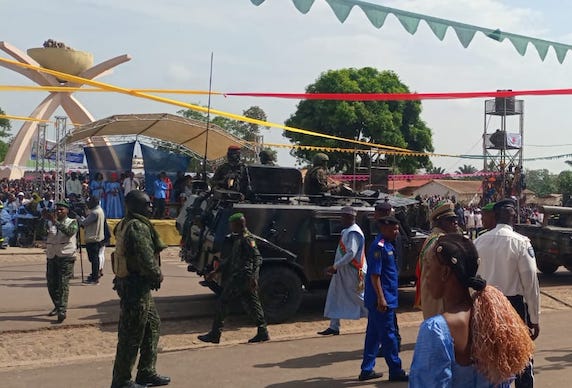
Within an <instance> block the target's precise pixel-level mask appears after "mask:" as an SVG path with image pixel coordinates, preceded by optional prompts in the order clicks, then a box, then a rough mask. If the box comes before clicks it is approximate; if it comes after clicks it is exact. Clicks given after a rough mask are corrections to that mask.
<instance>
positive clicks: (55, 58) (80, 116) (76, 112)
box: [0, 40, 131, 179]
mask: <svg viewBox="0 0 572 388" xmlns="http://www.w3.org/2000/svg"><path fill="white" fill-rule="evenodd" d="M0 49H2V50H3V51H4V52H6V53H8V54H9V55H10V56H12V57H13V58H14V59H16V60H17V61H19V62H21V63H25V64H29V65H34V66H42V67H45V68H46V69H50V70H56V71H60V72H62V73H67V74H71V75H75V76H78V77H82V78H85V79H90V80H91V79H95V78H97V77H100V76H102V75H105V74H106V73H108V72H109V71H110V70H111V69H112V68H114V67H116V66H118V65H120V64H122V63H124V62H127V61H129V60H131V57H130V56H129V55H127V54H125V55H120V56H118V57H115V58H111V59H109V60H107V61H105V62H101V63H99V64H97V65H95V66H94V65H93V55H92V54H90V53H87V52H84V51H76V50H73V49H71V48H69V47H66V46H65V45H63V44H62V43H58V42H55V41H52V40H48V41H46V42H45V43H44V47H41V48H33V49H29V50H28V51H27V54H25V53H23V52H22V51H20V50H19V49H17V48H16V47H14V46H12V45H10V44H9V43H7V42H0ZM0 66H3V67H6V68H8V69H10V70H13V71H15V72H17V73H20V74H22V75H24V76H26V77H27V78H29V79H31V80H32V81H34V82H35V83H37V84H38V85H40V86H67V87H70V88H79V87H82V86H83V84H82V83H76V82H66V81H63V80H58V79H57V78H56V77H54V76H52V75H50V74H46V73H42V72H39V71H36V70H31V69H26V68H24V67H20V66H17V65H12V64H8V63H3V62H0ZM59 106H61V107H62V108H63V110H64V111H65V112H66V114H67V115H68V117H69V119H70V121H71V122H72V123H74V124H86V123H90V122H92V121H94V118H93V116H92V115H91V114H90V113H89V111H88V110H87V109H86V108H85V107H84V106H83V105H82V104H81V103H80V102H79V101H78V100H77V99H76V98H75V97H74V96H73V93H72V92H65V91H57V92H50V94H49V95H48V96H47V97H46V98H44V100H43V101H42V102H40V104H39V105H38V106H37V107H36V109H34V110H33V111H32V114H30V117H33V118H36V119H39V120H48V119H49V118H50V117H51V116H52V114H53V113H54V111H55V110H56V109H57V108H58V107H59ZM37 129H38V122H36V121H26V122H25V123H24V124H23V125H22V127H21V128H20V130H19V131H18V133H17V135H16V136H15V138H14V141H13V142H12V144H11V145H10V148H9V149H8V153H7V154H6V158H5V159H4V162H3V163H2V165H1V166H0V177H3V178H4V177H7V178H10V179H17V178H20V177H22V176H23V175H24V169H23V167H24V166H26V163H27V161H28V160H29V158H30V152H31V148H32V143H33V140H34V139H36V131H37Z"/></svg>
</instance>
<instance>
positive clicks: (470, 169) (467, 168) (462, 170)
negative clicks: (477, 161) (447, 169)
mask: <svg viewBox="0 0 572 388" xmlns="http://www.w3.org/2000/svg"><path fill="white" fill-rule="evenodd" d="M477 171H478V170H477V168H476V167H475V166H471V165H470V164H463V165H462V166H461V167H459V168H458V169H457V171H455V173H456V174H474V173H476V172H477Z"/></svg>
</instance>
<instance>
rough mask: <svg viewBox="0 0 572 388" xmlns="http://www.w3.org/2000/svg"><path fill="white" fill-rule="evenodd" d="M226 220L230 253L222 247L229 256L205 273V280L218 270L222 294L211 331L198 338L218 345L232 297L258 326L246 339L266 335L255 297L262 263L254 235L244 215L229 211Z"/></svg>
mask: <svg viewBox="0 0 572 388" xmlns="http://www.w3.org/2000/svg"><path fill="white" fill-rule="evenodd" d="M228 221H229V223H230V230H231V233H232V234H231V235H230V236H227V242H229V241H230V242H231V243H232V248H231V249H229V251H230V252H225V250H223V254H225V256H226V255H230V257H224V260H223V264H222V265H220V266H219V267H218V268H217V269H216V270H214V271H212V272H211V273H210V274H208V275H207V280H211V279H212V278H213V277H214V276H215V275H216V274H217V273H222V275H223V290H222V294H221V295H220V297H219V300H218V303H217V308H216V313H215V319H214V322H213V325H212V329H211V331H210V332H209V333H207V334H204V335H200V336H199V337H198V338H199V340H201V341H203V342H211V343H214V344H218V343H219V342H220V336H221V333H222V328H223V324H224V319H225V317H226V315H227V314H228V306H229V304H230V302H231V301H232V300H235V299H236V298H237V297H239V298H240V300H241V302H242V305H243V306H244V309H245V310H246V312H247V313H248V315H250V317H251V318H253V319H254V320H255V321H256V326H257V328H258V333H257V334H256V336H254V337H253V338H251V339H250V340H249V341H248V342H250V343H254V342H264V341H268V340H269V339H270V337H269V335H268V330H267V329H266V320H265V319H264V311H263V310H262V305H261V304H260V299H259V297H258V273H259V271H260V266H261V264H262V256H260V252H259V251H258V247H257V246H256V241H255V240H254V237H253V236H252V234H251V233H250V232H249V231H248V229H247V228H246V218H245V217H244V214H242V213H236V214H233V215H232V216H231V217H230V218H229V220H228ZM229 239H230V240H229ZM227 279H228V280H227Z"/></svg>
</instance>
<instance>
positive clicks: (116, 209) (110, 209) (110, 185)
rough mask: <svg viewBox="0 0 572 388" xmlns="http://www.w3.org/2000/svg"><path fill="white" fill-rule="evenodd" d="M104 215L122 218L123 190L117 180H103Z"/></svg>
mask: <svg viewBox="0 0 572 388" xmlns="http://www.w3.org/2000/svg"><path fill="white" fill-rule="evenodd" d="M103 209H104V210H105V217H107V218H123V213H124V209H123V191H122V190H121V183H119V182H105V207H104V208H103Z"/></svg>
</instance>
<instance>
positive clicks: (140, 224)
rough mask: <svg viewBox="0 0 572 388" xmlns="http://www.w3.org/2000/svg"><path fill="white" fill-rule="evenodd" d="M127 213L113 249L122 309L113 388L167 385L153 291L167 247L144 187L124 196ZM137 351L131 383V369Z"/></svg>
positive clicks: (116, 235) (113, 262) (157, 285)
mask: <svg viewBox="0 0 572 388" xmlns="http://www.w3.org/2000/svg"><path fill="white" fill-rule="evenodd" d="M125 205H126V208H127V214H126V215H125V217H124V218H123V219H122V220H121V222H119V224H117V226H116V227H115V230H114V234H115V240H116V242H117V243H116V244H117V245H116V248H115V252H114V253H113V255H112V257H111V261H112V266H113V272H114V273H115V279H114V281H113V283H114V284H115V287H114V288H115V289H116V290H117V294H118V295H119V298H120V307H121V312H120V315H119V330H118V341H117V352H116V354H115V363H114V366H113V381H112V383H111V388H120V387H121V388H124V387H125V388H142V387H145V386H152V387H153V386H160V385H167V384H169V383H170V382H171V379H170V378H169V377H166V376H161V375H159V374H157V371H156V370H155V364H156V362H157V343H158V342H159V325H160V322H161V321H160V318H159V313H158V312H157V308H156V307H155V302H154V301H153V298H152V297H151V290H158V289H159V288H160V287H161V282H162V281H163V274H162V273H161V268H160V266H161V259H160V256H159V254H160V252H161V251H162V250H163V249H165V248H166V247H167V246H166V245H165V244H164V243H163V242H162V241H161V239H160V237H159V234H158V233H157V231H156V230H155V228H154V227H153V225H152V224H151V222H150V221H149V217H150V216H151V214H152V212H153V211H152V207H151V201H150V199H149V196H147V194H145V193H144V192H143V191H139V190H133V191H131V192H129V194H127V196H126V197H125ZM139 351H140V353H141V354H140V357H139V365H138V366H137V369H138V372H137V377H136V379H135V382H133V381H132V380H131V370H132V369H133V366H134V365H135V360H136V359H137V353H138V352H139Z"/></svg>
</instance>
